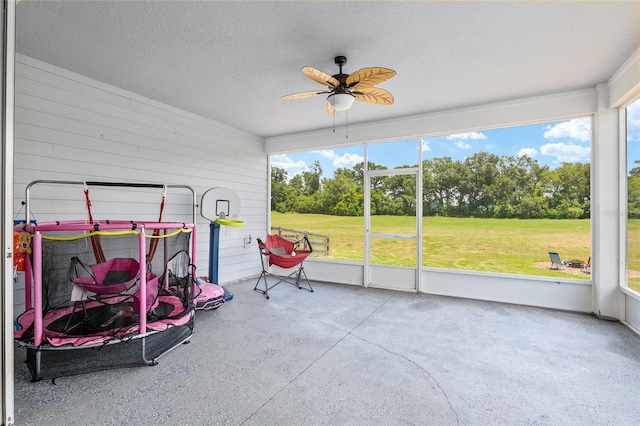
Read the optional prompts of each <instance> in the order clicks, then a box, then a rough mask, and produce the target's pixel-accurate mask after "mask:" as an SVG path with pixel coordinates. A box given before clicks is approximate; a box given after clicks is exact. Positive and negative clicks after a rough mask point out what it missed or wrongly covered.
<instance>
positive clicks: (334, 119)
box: [333, 112, 336, 133]
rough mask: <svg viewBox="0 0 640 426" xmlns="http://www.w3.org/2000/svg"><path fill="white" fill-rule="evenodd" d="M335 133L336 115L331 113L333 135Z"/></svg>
mask: <svg viewBox="0 0 640 426" xmlns="http://www.w3.org/2000/svg"><path fill="white" fill-rule="evenodd" d="M335 132H336V113H335V112H334V113H333V133H335Z"/></svg>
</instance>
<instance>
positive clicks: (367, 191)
mask: <svg viewBox="0 0 640 426" xmlns="http://www.w3.org/2000/svg"><path fill="white" fill-rule="evenodd" d="M420 143H422V141H421V140H420ZM420 151H421V150H420ZM365 157H366V146H365ZM396 175H414V176H415V178H416V191H415V194H416V213H415V220H416V233H415V234H379V233H375V234H374V233H372V232H371V178H372V177H379V176H396ZM363 184H364V282H363V285H364V287H369V286H370V285H371V277H372V271H371V266H372V263H371V238H372V237H373V238H387V239H396V238H403V239H415V240H416V264H415V291H416V292H418V293H420V292H421V291H422V273H421V271H422V245H423V244H422V155H420V161H419V163H418V167H406V168H400V169H384V170H368V167H367V161H365V168H364V182H363Z"/></svg>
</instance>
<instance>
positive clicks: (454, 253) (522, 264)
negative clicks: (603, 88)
mask: <svg viewBox="0 0 640 426" xmlns="http://www.w3.org/2000/svg"><path fill="white" fill-rule="evenodd" d="M271 221H272V226H282V227H287V228H294V229H300V230H304V231H307V232H313V233H318V234H324V235H329V237H330V255H329V256H328V258H331V259H340V260H351V261H363V258H364V241H363V240H364V237H363V235H364V231H363V227H364V226H363V224H364V219H363V218H362V217H345V216H329V215H318V214H297V213H277V212H273V213H272V214H271ZM589 227H590V222H589V220H551V219H530V220H523V219H475V218H444V217H426V218H424V219H423V231H424V232H423V238H424V239H423V257H422V261H423V265H424V266H430V267H438V268H451V269H463V270H474V271H487V272H502V273H513V274H525V275H538V276H550V277H571V278H579V279H585V280H587V279H589V275H588V274H585V273H581V272H580V271H573V272H578V273H573V274H571V273H567V272H562V271H551V270H549V269H548V267H547V266H550V261H549V254H548V252H549V251H550V250H551V251H557V252H559V253H560V255H561V257H562V259H580V260H583V261H586V260H587V259H588V258H589V255H590V253H589V246H590V235H589ZM639 227H640V226H639ZM372 229H373V231H374V232H378V233H412V232H413V230H414V229H415V219H414V218H411V217H398V216H376V217H373V218H372ZM639 233H640V232H639ZM372 254H373V260H374V262H375V263H384V264H391V265H403V266H413V265H415V256H416V255H415V244H414V242H413V241H412V240H401V239H394V240H373V241H372ZM537 262H538V263H539V262H541V263H544V265H542V266H543V267H538V266H536V265H535V264H536V263H537Z"/></svg>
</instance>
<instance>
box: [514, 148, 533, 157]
mask: <svg viewBox="0 0 640 426" xmlns="http://www.w3.org/2000/svg"><path fill="white" fill-rule="evenodd" d="M525 155H526V156H527V157H529V158H535V156H536V155H538V150H536V149H535V148H522V149H521V150H520V151H518V153H517V154H516V157H524V156H525Z"/></svg>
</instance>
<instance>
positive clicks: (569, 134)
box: [544, 118, 591, 142]
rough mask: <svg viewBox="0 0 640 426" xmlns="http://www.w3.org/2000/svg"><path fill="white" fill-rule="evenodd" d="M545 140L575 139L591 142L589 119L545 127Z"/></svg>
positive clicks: (579, 119) (577, 119)
mask: <svg viewBox="0 0 640 426" xmlns="http://www.w3.org/2000/svg"><path fill="white" fill-rule="evenodd" d="M544 138H545V139H561V138H569V139H577V140H579V141H580V142H589V141H591V119H589V118H576V119H573V120H569V121H563V122H561V123H558V124H556V125H555V126H547V127H546V132H544Z"/></svg>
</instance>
